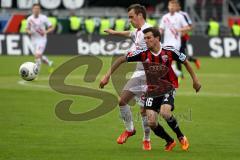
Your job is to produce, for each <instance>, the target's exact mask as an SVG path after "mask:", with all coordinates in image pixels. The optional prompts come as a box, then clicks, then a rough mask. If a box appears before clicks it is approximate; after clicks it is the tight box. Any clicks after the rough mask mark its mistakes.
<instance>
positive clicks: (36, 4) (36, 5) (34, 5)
mask: <svg viewBox="0 0 240 160" xmlns="http://www.w3.org/2000/svg"><path fill="white" fill-rule="evenodd" d="M33 7H40V8H41V5H40V4H39V3H34V4H33V5H32V8H33Z"/></svg>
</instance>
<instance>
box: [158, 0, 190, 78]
mask: <svg viewBox="0 0 240 160" xmlns="http://www.w3.org/2000/svg"><path fill="white" fill-rule="evenodd" d="M176 5H177V1H176V0H170V1H169V2H168V10H169V12H168V13H167V14H165V15H163V17H162V19H161V22H160V33H161V34H162V35H163V37H164V38H163V46H166V47H167V46H171V47H174V48H175V49H177V50H180V47H181V35H182V34H183V33H186V32H188V31H190V30H191V27H190V26H189V24H188V23H187V22H186V20H185V19H184V17H183V16H182V15H181V14H180V13H178V12H176ZM174 65H175V64H173V68H174V72H175V73H176V75H177V76H178V77H180V76H181V75H182V72H181V71H179V70H178V69H176V67H175V66H174Z"/></svg>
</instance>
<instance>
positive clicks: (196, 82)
mask: <svg viewBox="0 0 240 160" xmlns="http://www.w3.org/2000/svg"><path fill="white" fill-rule="evenodd" d="M201 87H202V86H201V84H200V83H199V82H198V81H194V82H193V88H194V89H195V91H196V92H199V91H200V89H201Z"/></svg>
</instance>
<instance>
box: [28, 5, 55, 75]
mask: <svg viewBox="0 0 240 160" xmlns="http://www.w3.org/2000/svg"><path fill="white" fill-rule="evenodd" d="M53 30H54V27H53V26H52V24H51V22H50V21H49V20H48V18H47V16H45V15H43V14H41V7H40V5H39V4H33V6H32V15H31V16H29V17H28V18H27V29H26V31H27V33H28V34H29V35H30V36H31V40H32V44H33V47H34V56H35V61H36V64H37V66H38V69H39V70H40V68H41V63H42V62H44V63H45V64H47V65H48V66H49V67H50V69H49V72H52V71H53V68H52V65H53V61H50V60H49V59H48V58H47V56H44V55H43V52H44V50H45V48H46V44H47V34H48V33H50V32H52V31H53Z"/></svg>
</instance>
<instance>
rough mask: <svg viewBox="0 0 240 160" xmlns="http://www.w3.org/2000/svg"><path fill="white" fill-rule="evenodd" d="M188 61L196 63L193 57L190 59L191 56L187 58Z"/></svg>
mask: <svg viewBox="0 0 240 160" xmlns="http://www.w3.org/2000/svg"><path fill="white" fill-rule="evenodd" d="M188 60H189V61H190V62H196V61H197V59H196V58H194V57H192V56H189V57H188Z"/></svg>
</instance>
